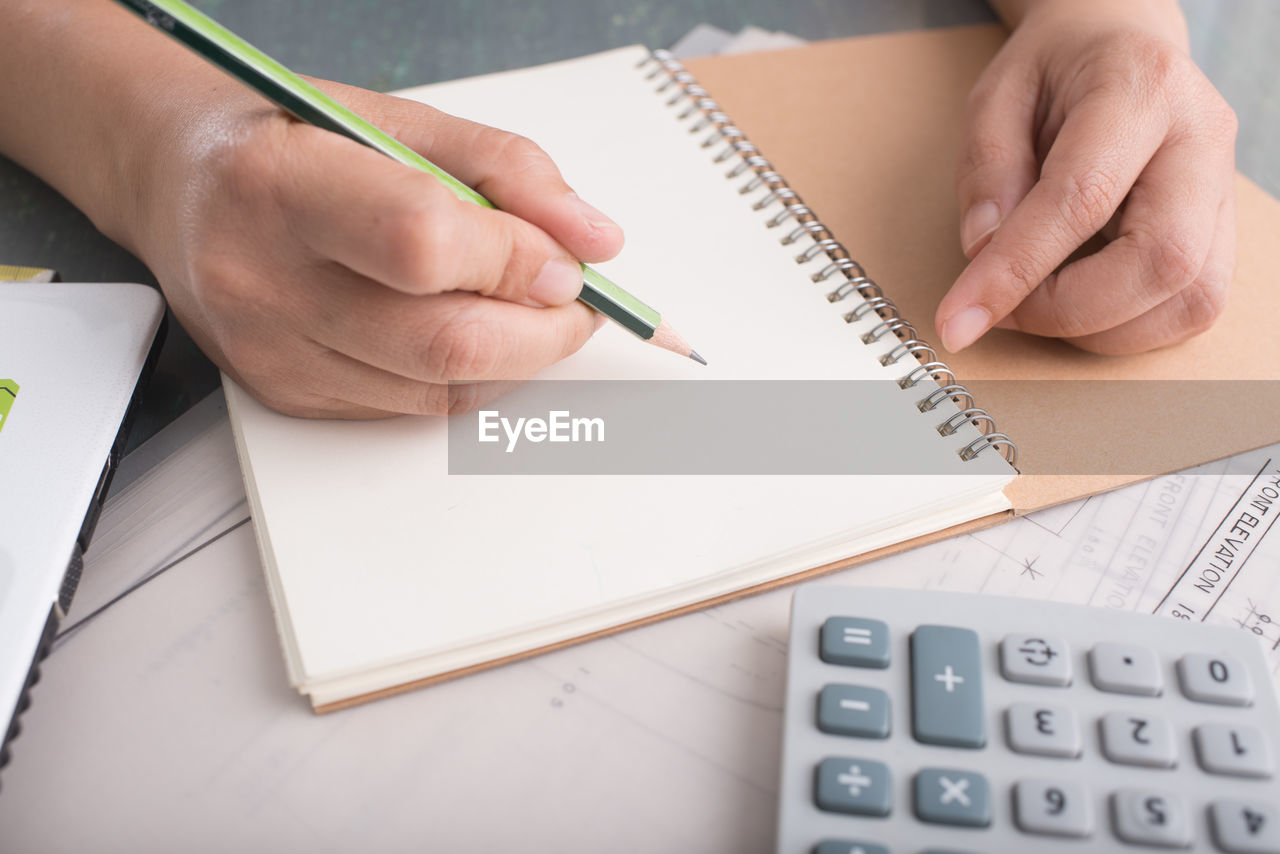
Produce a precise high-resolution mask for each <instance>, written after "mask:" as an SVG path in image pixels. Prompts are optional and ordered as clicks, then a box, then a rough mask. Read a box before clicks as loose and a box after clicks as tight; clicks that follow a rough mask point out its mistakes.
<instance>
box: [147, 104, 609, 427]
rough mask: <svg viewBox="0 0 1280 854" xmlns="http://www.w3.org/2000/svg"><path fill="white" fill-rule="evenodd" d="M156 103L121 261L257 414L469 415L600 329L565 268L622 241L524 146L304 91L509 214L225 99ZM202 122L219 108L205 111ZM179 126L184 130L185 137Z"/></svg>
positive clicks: (405, 109)
mask: <svg viewBox="0 0 1280 854" xmlns="http://www.w3.org/2000/svg"><path fill="white" fill-rule="evenodd" d="M214 82H215V85H216V88H215V89H214V91H212V92H210V91H209V89H208V88H207V87H206V88H201V89H200V90H199V91H198V93H197V95H195V96H193V101H192V104H191V109H190V110H185V109H183V108H182V105H175V104H167V105H166V106H165V109H166V110H169V111H171V113H172V115H173V116H174V119H173V120H171V121H170V124H171V125H172V127H173V131H174V133H173V135H172V136H170V137H161V138H160V139H159V140H157V141H156V142H154V143H151V145H152V146H153V152H154V153H153V157H152V159H151V168H149V169H148V170H147V171H146V172H145V173H143V174H144V176H145V177H144V178H143V179H142V180H143V181H144V182H145V183H144V186H142V187H140V188H139V190H140V192H141V194H142V195H143V197H144V198H145V199H147V204H145V205H141V206H140V210H142V211H144V212H145V216H144V219H145V222H144V223H142V224H141V225H142V227H141V228H139V227H136V226H135V227H134V228H133V229H131V230H132V232H133V234H132V239H130V240H128V243H130V244H132V245H134V246H135V247H136V251H138V252H139V254H140V255H141V256H142V258H143V260H144V261H146V263H147V264H148V266H149V267H150V268H151V269H152V271H153V272H154V273H155V274H156V276H157V278H158V279H159V281H160V284H161V287H162V288H163V289H164V291H165V294H166V296H167V297H168V299H169V303H170V305H171V306H172V308H173V310H174V313H175V314H176V315H177V317H178V319H179V320H180V321H181V322H182V324H183V326H184V327H186V328H187V330H188V331H189V332H190V333H191V335H192V337H193V339H195V341H196V343H197V344H199V345H200V347H201V349H203V350H204V351H205V352H206V353H207V354H208V355H209V356H210V357H211V358H212V359H213V360H214V361H215V362H216V363H217V364H218V365H219V367H221V368H222V369H223V370H225V371H226V372H227V373H228V374H230V375H231V376H232V377H233V378H234V379H235V380H236V382H238V383H240V384H241V385H242V386H244V387H245V388H246V389H247V390H248V391H249V392H250V393H252V394H253V395H254V396H255V397H256V398H258V399H259V400H261V401H262V402H263V403H265V404H267V405H268V406H271V407H273V408H275V409H278V410H280V411H282V412H286V413H289V414H294V415H303V416H336V417H377V416H382V415H387V414H393V413H447V412H453V411H463V410H466V409H470V408H474V407H475V406H477V405H479V404H481V403H483V400H481V399H480V398H481V396H482V395H483V396H485V397H491V396H493V395H494V394H496V393H497V391H498V390H499V389H501V388H502V387H503V386H502V384H500V383H486V384H485V385H484V386H483V388H484V389H485V391H484V392H481V391H480V388H481V386H478V385H458V384H455V385H449V382H450V381H457V380H462V381H473V380H474V381H481V380H484V381H492V380H519V379H524V378H528V377H529V376H531V375H532V374H533V373H534V372H536V371H537V370H538V369H540V368H542V367H544V366H546V365H548V364H550V363H552V362H555V361H556V360H558V359H561V358H564V357H565V356H567V355H569V354H570V353H573V352H574V351H575V350H577V349H578V348H579V347H581V346H582V344H583V343H584V342H585V341H586V340H587V339H588V338H589V337H590V336H591V334H592V332H593V331H594V330H595V329H596V328H598V327H597V316H596V315H595V314H594V313H593V312H592V311H591V310H590V309H588V308H587V307H586V306H585V305H583V304H581V303H578V302H576V301H575V300H576V297H577V295H578V293H579V291H580V289H581V284H582V278H581V270H580V266H579V264H578V262H577V260H575V259H583V260H587V261H600V260H605V259H607V258H609V257H612V256H613V255H615V254H616V253H617V252H618V250H619V249H620V248H621V244H622V233H621V231H620V230H619V228H618V227H617V226H616V225H615V224H614V223H613V222H612V221H610V220H609V219H608V218H607V217H605V216H604V215H603V214H601V213H600V212H599V211H596V210H595V209H594V208H592V207H590V206H589V205H587V204H586V203H585V202H582V201H581V200H580V199H578V197H577V196H576V195H575V194H574V193H573V192H572V191H571V190H570V188H569V187H568V186H567V185H566V184H565V182H564V181H563V179H562V178H561V176H560V173H559V171H558V170H557V169H556V167H555V166H554V164H552V162H551V160H550V159H549V158H548V157H547V155H546V154H545V153H543V152H542V151H541V150H540V149H539V148H537V146H536V145H534V144H533V143H531V142H529V141H528V140H526V139H523V138H521V137H517V136H514V135H512V134H508V133H505V132H502V131H498V130H494V129H492V128H488V127H484V126H481V125H477V124H474V123H471V122H467V121H463V120H460V119H457V118H454V117H452V116H448V115H445V114H443V113H440V112H438V111H436V110H433V109H431V108H429V107H424V106H422V105H420V104H417V103H414V102H411V101H406V100H402V99H398V98H393V97H389V96H385V95H379V94H376V93H373V92H367V91H363V90H360V89H355V88H351V87H345V86H340V85H337V84H332V83H327V82H323V81H313V82H315V83H316V85H318V86H320V87H322V88H324V89H325V90H326V91H327V92H328V93H329V94H330V95H332V96H333V97H335V98H336V99H338V100H339V101H342V102H343V103H344V104H346V105H347V106H349V107H350V108H351V109H353V110H354V111H355V112H357V113H360V114H361V115H363V116H365V117H366V118H368V119H369V120H371V121H372V122H373V123H374V124H376V125H378V126H380V127H382V128H383V129H384V130H386V131H387V132H388V133H391V134H392V135H393V136H396V137H397V138H399V139H400V140H401V141H403V142H405V143H406V144H407V145H409V146H411V147H412V148H414V149H416V150H417V151H419V152H420V153H422V154H423V155H424V156H425V157H427V158H428V159H429V160H431V161H432V162H434V163H436V164H437V165H439V166H441V167H442V168H444V169H445V170H446V171H449V172H451V173H452V174H454V175H455V176H457V177H458V178H459V179H461V180H462V181H464V182H466V183H468V184H470V185H472V186H474V187H475V188H476V189H477V190H478V191H480V192H481V193H482V194H483V195H485V196H486V197H487V198H489V199H490V200H492V201H493V202H494V204H496V205H497V206H498V207H499V208H501V209H502V211H501V212H500V211H495V210H489V209H486V208H482V207H480V206H478V205H474V204H471V203H469V202H464V201H461V200H459V199H458V198H456V197H455V196H454V195H453V194H452V193H451V192H450V191H449V190H448V189H446V188H445V187H444V186H443V185H442V184H440V183H439V182H438V181H436V179H434V178H433V177H431V176H430V175H427V174H424V173H421V172H418V171H417V170H414V169H412V168H410V167H407V166H404V165H401V164H399V163H397V162H395V161H393V160H391V159H390V158H387V157H386V156H384V155H382V154H379V153H377V152H375V151H373V150H372V149H369V148H366V147H363V146H361V145H359V144H357V143H355V142H352V141H350V140H347V139H345V138H343V137H340V136H338V135H336V134H333V133H329V132H326V131H322V130H318V129H316V128H313V127H310V126H308V125H304V124H301V123H299V122H296V121H294V120H292V119H290V118H288V117H286V116H285V115H284V114H283V113H281V112H280V111H279V110H276V109H274V108H273V107H271V106H270V105H269V104H267V103H266V102H264V101H262V100H261V99H259V98H257V97H256V96H254V95H253V94H252V93H249V92H248V91H247V90H244V89H243V87H241V86H240V84H237V83H235V82H233V81H230V80H226V81H214ZM211 104H212V105H213V108H212V109H211ZM178 117H183V120H182V121H179V120H178Z"/></svg>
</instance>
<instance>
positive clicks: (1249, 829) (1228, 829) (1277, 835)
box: [1209, 800, 1280, 854]
mask: <svg viewBox="0 0 1280 854" xmlns="http://www.w3.org/2000/svg"><path fill="white" fill-rule="evenodd" d="M1209 821H1210V824H1212V825H1213V839H1214V841H1215V842H1217V843H1218V847H1219V848H1221V849H1222V850H1223V851H1226V852H1229V854H1280V812H1277V811H1276V808H1275V807H1273V806H1269V805H1267V804H1261V803H1251V802H1248V801H1237V800H1222V801H1214V802H1213V803H1212V804H1210V805H1209Z"/></svg>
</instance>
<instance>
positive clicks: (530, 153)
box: [486, 128, 551, 174]
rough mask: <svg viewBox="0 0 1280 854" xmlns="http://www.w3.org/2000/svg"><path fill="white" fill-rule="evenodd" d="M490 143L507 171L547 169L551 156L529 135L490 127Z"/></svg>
mask: <svg viewBox="0 0 1280 854" xmlns="http://www.w3.org/2000/svg"><path fill="white" fill-rule="evenodd" d="M486 134H488V135H490V136H491V139H490V140H489V141H488V144H489V145H491V146H493V151H494V160H495V162H497V163H499V164H501V166H502V168H503V169H504V170H505V171H509V172H513V173H515V174H521V173H525V172H531V171H538V170H543V169H546V168H547V166H548V165H550V163H551V158H550V157H549V156H548V155H547V153H546V152H545V151H543V150H542V147H541V146H539V145H538V144H537V143H536V142H534V141H533V140H531V139H529V138H528V137H524V136H520V135H519V134H516V133H511V132H509V131H504V130H496V129H492V128H490V129H488V130H487V131H486Z"/></svg>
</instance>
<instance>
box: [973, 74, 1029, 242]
mask: <svg viewBox="0 0 1280 854" xmlns="http://www.w3.org/2000/svg"><path fill="white" fill-rule="evenodd" d="M1038 95H1039V86H1038V83H1037V81H1036V79H1035V76H1034V75H1033V74H1031V73H1028V72H1027V71H1024V70H1023V69H1021V68H1018V67H1002V66H1001V65H1000V64H993V65H992V67H991V68H989V69H988V70H987V71H986V73H984V74H983V75H982V77H981V78H979V80H978V83H977V84H976V85H975V86H974V88H973V92H972V93H970V95H969V101H968V105H967V107H966V115H965V124H966V127H965V134H964V142H963V144H962V147H961V150H960V159H959V163H958V164H957V167H956V198H957V200H958V201H959V203H960V247H961V248H962V249H963V250H964V254H965V255H966V256H967V257H968V258H969V259H970V260H972V259H973V257H974V256H975V255H977V254H978V253H979V252H980V251H982V248H983V247H984V246H986V245H987V243H988V242H989V241H990V240H991V235H992V234H994V233H995V231H996V229H997V228H999V227H1000V224H1001V223H1002V222H1003V221H1004V218H1005V217H1006V216H1008V215H1009V212H1010V211H1012V210H1013V209H1014V208H1015V207H1016V206H1017V204H1018V202H1020V201H1022V198H1023V197H1024V196H1026V194H1027V192H1028V191H1030V189H1031V187H1032V185H1034V184H1035V182H1036V178H1037V176H1038V173H1039V167H1038V165H1037V160H1036V153H1035V147H1034V138H1035V127H1034V125H1035V113H1036V101H1037V97H1038Z"/></svg>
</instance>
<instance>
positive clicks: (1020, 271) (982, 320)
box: [936, 90, 1168, 352]
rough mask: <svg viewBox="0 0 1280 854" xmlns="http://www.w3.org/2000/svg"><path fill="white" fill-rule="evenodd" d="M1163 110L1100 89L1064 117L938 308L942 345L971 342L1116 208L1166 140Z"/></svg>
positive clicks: (952, 346)
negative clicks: (1021, 191)
mask: <svg viewBox="0 0 1280 854" xmlns="http://www.w3.org/2000/svg"><path fill="white" fill-rule="evenodd" d="M1167 127H1168V123H1167V119H1166V117H1164V116H1163V114H1162V113H1159V112H1154V111H1146V112H1143V113H1137V112H1136V111H1135V110H1134V109H1133V105H1132V104H1130V103H1129V101H1128V98H1127V97H1124V96H1120V95H1116V94H1113V93H1112V91H1111V90H1099V91H1098V92H1097V93H1095V94H1093V95H1090V96H1088V97H1086V98H1085V99H1084V100H1082V101H1081V102H1080V104H1079V105H1077V107H1076V108H1075V110H1073V111H1072V112H1071V113H1070V114H1069V115H1068V116H1067V118H1066V120H1065V121H1064V122H1063V125H1062V129H1061V131H1060V132H1059V134H1058V137H1057V139H1056V140H1055V141H1054V143H1053V146H1052V148H1050V150H1049V153H1048V155H1047V156H1046V158H1045V162H1044V166H1043V168H1042V169H1041V173H1040V180H1039V181H1037V182H1036V184H1035V186H1033V187H1032V188H1031V190H1030V192H1028V193H1027V195H1026V198H1024V199H1023V200H1022V202H1020V203H1019V204H1018V206H1017V207H1015V208H1014V209H1013V211H1011V212H1010V213H1009V215H1008V216H1007V217H1005V219H1004V222H1003V223H1002V225H1001V226H1000V228H999V230H998V231H996V233H995V234H994V235H992V237H991V241H990V242H989V243H988V244H987V246H986V247H985V248H984V249H983V250H982V252H980V253H979V254H978V255H977V257H975V258H974V259H973V261H972V262H970V264H969V266H968V267H966V268H965V270H964V272H962V273H961V274H960V277H959V278H958V279H957V280H956V282H955V284H954V285H952V287H951V290H950V291H949V292H948V293H947V295H946V296H945V297H943V299H942V303H941V304H940V305H939V306H938V312H937V315H936V322H937V327H938V331H939V335H940V336H941V338H942V343H943V346H944V347H946V348H947V349H948V350H950V351H952V352H955V351H957V350H961V349H963V348H965V347H967V346H969V345H970V344H971V343H973V342H974V341H975V340H977V338H978V337H979V336H981V335H982V334H983V333H984V332H986V331H987V329H988V328H990V327H991V325H992V324H993V323H995V322H996V321H998V320H1000V319H1001V318H1003V317H1004V316H1005V315H1007V314H1008V313H1009V312H1011V311H1012V310H1013V309H1014V308H1015V307H1016V306H1017V305H1018V303H1020V302H1021V301H1022V300H1023V299H1024V298H1026V296H1027V294H1029V293H1031V292H1032V291H1033V290H1035V288H1036V287H1038V286H1039V285H1040V283H1041V282H1042V281H1044V279H1045V278H1046V277H1047V276H1048V275H1049V274H1050V273H1052V272H1053V271H1054V269H1055V268H1057V266H1058V265H1059V264H1061V263H1062V262H1063V261H1064V260H1065V259H1066V258H1067V256H1069V255H1070V254H1071V253H1072V252H1073V251H1074V250H1075V249H1076V248H1077V247H1078V246H1080V244H1081V243H1083V242H1084V241H1085V240H1087V239H1089V238H1090V237H1091V236H1093V235H1094V234H1096V233H1097V232H1098V231H1099V230H1100V229H1101V228H1102V227H1103V226H1104V225H1106V223H1107V220H1109V219H1110V218H1111V216H1112V215H1113V214H1114V213H1115V212H1116V209H1117V208H1118V207H1119V206H1120V203H1121V201H1122V200H1123V199H1124V197H1125V194H1126V193H1127V192H1128V190H1129V188H1130V187H1131V186H1133V182H1134V181H1135V180H1136V179H1137V177H1138V175H1139V174H1140V173H1141V171H1142V168H1143V167H1144V166H1145V165H1146V164H1147V162H1148V160H1150V158H1151V155H1152V154H1153V153H1154V152H1155V151H1156V149H1157V148H1158V147H1159V145H1160V142H1161V141H1162V140H1163V139H1164V135H1165V131H1166V129H1167Z"/></svg>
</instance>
